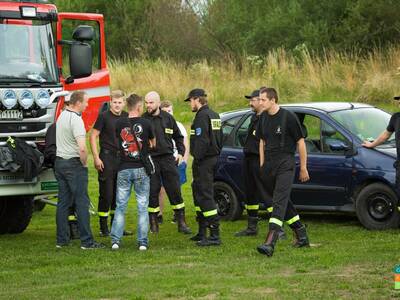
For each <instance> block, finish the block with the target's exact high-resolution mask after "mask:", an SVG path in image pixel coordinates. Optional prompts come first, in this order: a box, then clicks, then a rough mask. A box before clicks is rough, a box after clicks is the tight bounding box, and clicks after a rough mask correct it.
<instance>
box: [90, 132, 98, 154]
mask: <svg viewBox="0 0 400 300" xmlns="http://www.w3.org/2000/svg"><path fill="white" fill-rule="evenodd" d="M89 140H90V148H91V149H92V155H93V158H94V159H96V158H98V157H99V151H98V150H97V136H96V135H95V134H91V135H90V139H89Z"/></svg>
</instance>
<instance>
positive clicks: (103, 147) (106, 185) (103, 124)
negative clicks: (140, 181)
mask: <svg viewBox="0 0 400 300" xmlns="http://www.w3.org/2000/svg"><path fill="white" fill-rule="evenodd" d="M124 106H125V100H124V93H123V92H122V91H119V90H117V91H113V92H112V93H111V100H110V109H109V110H106V111H104V112H102V113H100V114H99V116H98V118H97V120H96V122H95V124H94V126H93V129H92V132H91V134H90V146H91V148H92V154H93V161H94V166H95V168H96V170H97V171H98V180H99V205H98V212H99V218H100V220H99V221H100V235H101V236H108V235H109V234H110V232H109V229H108V225H107V223H108V221H107V220H108V216H109V215H111V223H110V224H112V219H113V216H114V210H115V192H116V191H115V188H116V180H117V172H118V165H119V154H118V140H117V137H116V136H115V124H116V122H117V121H118V120H119V119H120V118H122V117H127V116H128V114H127V113H126V112H124V111H123V108H124ZM97 139H99V144H100V154H99V152H98V150H97ZM126 233H127V232H126Z"/></svg>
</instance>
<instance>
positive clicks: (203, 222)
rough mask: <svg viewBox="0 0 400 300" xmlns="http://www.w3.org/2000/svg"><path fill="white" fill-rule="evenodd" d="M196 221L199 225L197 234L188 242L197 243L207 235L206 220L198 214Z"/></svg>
mask: <svg viewBox="0 0 400 300" xmlns="http://www.w3.org/2000/svg"><path fill="white" fill-rule="evenodd" d="M196 221H197V223H198V225H199V232H198V233H197V234H196V235H194V236H192V237H191V238H190V240H192V241H195V242H198V241H201V240H202V239H204V238H206V234H207V224H206V219H205V218H204V216H203V214H201V213H198V214H197V217H196Z"/></svg>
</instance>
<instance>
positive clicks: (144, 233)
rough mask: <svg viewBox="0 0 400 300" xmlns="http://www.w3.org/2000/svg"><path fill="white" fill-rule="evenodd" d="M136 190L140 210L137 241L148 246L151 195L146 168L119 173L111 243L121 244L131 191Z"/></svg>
mask: <svg viewBox="0 0 400 300" xmlns="http://www.w3.org/2000/svg"><path fill="white" fill-rule="evenodd" d="M132 185H133V188H134V190H135V194H136V201H137V208H138V230H137V240H138V244H139V245H140V246H142V245H143V246H147V245H148V232H149V214H148V211H147V209H148V206H149V194H150V177H149V176H147V174H146V171H145V170H144V168H137V169H125V170H122V171H119V172H118V176H117V208H116V209H115V215H114V221H113V224H112V227H111V242H112V243H119V242H120V240H121V237H122V235H123V232H124V227H125V210H126V207H127V206H128V201H129V197H130V196H131V189H132Z"/></svg>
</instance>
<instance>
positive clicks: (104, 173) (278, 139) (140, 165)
mask: <svg viewBox="0 0 400 300" xmlns="http://www.w3.org/2000/svg"><path fill="white" fill-rule="evenodd" d="M246 98H248V99H249V100H250V106H251V108H252V109H253V110H254V111H255V115H254V116H253V118H252V120H251V124H250V126H249V131H248V135H247V139H246V143H245V146H244V153H245V160H244V170H245V174H244V175H245V177H244V178H245V186H246V191H247V194H246V195H247V199H246V200H247V201H246V209H247V212H248V227H247V228H246V229H245V230H243V231H241V232H239V233H237V234H236V235H237V236H249V235H256V234H257V222H258V208H259V206H258V205H259V203H260V202H261V201H269V202H268V204H269V205H268V207H269V209H268V211H269V212H270V219H269V231H268V234H267V238H266V240H265V242H264V243H263V244H262V245H260V246H259V247H257V250H258V251H259V252H260V253H262V254H266V255H268V256H272V254H273V252H274V247H275V244H276V242H277V240H278V239H279V237H280V236H281V235H282V225H283V222H284V221H285V222H286V223H287V224H288V225H289V226H290V227H291V228H292V229H293V231H294V233H295V241H294V246H296V247H304V246H309V240H308V236H307V233H306V228H305V226H304V225H303V224H302V223H301V222H300V218H299V215H298V214H297V212H296V210H295V208H294V206H293V204H292V202H291V201H290V191H291V185H292V182H293V177H294V172H295V159H294V154H295V151H296V148H297V149H298V152H299V156H300V180H301V181H302V182H305V181H307V180H308V179H309V177H308V172H307V167H306V166H307V155H306V148H305V143H304V135H303V133H302V129H301V126H300V124H299V121H298V120H297V118H296V116H295V115H294V114H292V113H291V112H289V111H287V110H285V109H283V108H281V107H280V106H279V105H278V94H277V92H276V91H275V89H273V88H264V87H263V88H261V89H259V90H256V91H254V92H253V93H252V94H251V95H249V96H246ZM87 100H88V99H87V95H86V94H85V93H84V92H74V93H73V94H72V95H71V98H70V101H69V105H68V108H67V109H66V110H64V111H63V112H62V113H61V115H60V117H59V119H58V120H57V130H56V141H57V158H56V163H55V174H56V178H57V180H58V182H59V205H58V206H57V247H58V248H60V247H64V246H66V245H68V243H69V236H68V231H67V215H68V210H69V208H70V207H71V206H74V207H75V209H76V215H77V219H78V225H79V230H80V239H81V247H82V249H92V248H101V247H104V245H102V244H100V243H97V242H95V241H94V239H93V235H92V233H91V230H90V224H89V215H88V208H89V198H88V195H87V181H88V178H87V175H88V174H87V167H86V164H87V150H86V145H85V129H84V126H83V121H82V119H81V117H80V114H81V113H82V112H83V111H84V109H85V108H86V106H87ZM184 101H185V102H190V107H191V110H192V112H194V113H196V115H195V118H194V120H193V123H192V125H191V129H190V154H191V155H192V156H193V164H192V171H193V182H192V193H193V200H194V205H195V209H196V220H197V222H198V232H197V234H196V235H194V236H193V237H191V240H193V241H196V243H197V245H199V246H214V245H220V244H221V239H220V233H219V217H218V211H217V206H216V203H215V200H214V192H213V180H214V169H215V165H216V163H217V159H218V156H219V154H220V151H221V147H222V132H221V119H220V117H219V115H218V114H217V113H216V112H214V111H213V110H212V109H210V107H209V106H208V100H207V94H206V92H205V91H204V90H203V89H199V88H198V89H194V90H192V91H190V93H189V94H188V97H187V98H186V99H185V100H184ZM143 102H144V103H143ZM125 104H126V107H127V112H124V111H123V109H124V106H125ZM143 104H145V107H146V112H145V113H143ZM97 139H99V144H100V151H98V148H97ZM90 145H91V148H92V154H93V158H94V165H95V168H96V169H97V171H98V174H99V175H98V180H99V206H98V211H99V219H100V234H101V235H102V236H108V235H111V243H112V249H113V250H117V249H119V248H120V244H121V239H122V236H123V235H129V234H131V233H130V232H128V231H125V230H124V227H125V211H126V208H127V205H128V200H129V198H130V194H131V189H132V187H133V189H134V191H135V194H136V201H137V208H138V232H137V241H138V249H139V250H147V248H148V231H149V229H150V231H151V232H153V233H158V232H159V226H158V218H157V217H158V214H159V212H160V204H159V196H160V190H161V188H162V187H163V188H164V189H165V191H166V194H167V196H168V199H169V201H170V203H171V205H172V208H173V210H174V216H175V218H174V219H175V220H176V223H177V229H178V232H181V233H184V234H190V233H191V230H190V228H189V227H188V226H187V224H186V221H185V203H184V200H183V197H182V193H181V186H180V183H181V179H180V177H181V176H180V175H181V174H180V173H179V171H178V170H179V169H178V166H179V165H180V164H181V163H182V161H183V156H184V155H185V150H187V149H185V144H184V142H183V134H182V129H179V127H178V125H177V122H176V120H175V119H174V117H173V116H172V114H170V113H168V112H166V111H164V110H163V109H161V99H160V96H159V95H158V93H156V92H150V93H148V94H147V95H146V96H145V97H144V101H143V99H142V97H141V96H139V95H136V94H131V95H129V96H128V97H126V99H125V96H124V94H123V92H121V91H114V92H112V95H111V101H110V104H109V109H108V110H106V111H104V112H102V113H100V114H99V117H98V119H97V121H96V123H95V125H94V127H93V129H92V132H91V135H90ZM271 199H272V200H271ZM109 217H110V219H111V222H110V225H111V231H110V230H109V227H108V221H109ZM207 229H208V230H209V232H208V230H207Z"/></svg>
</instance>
